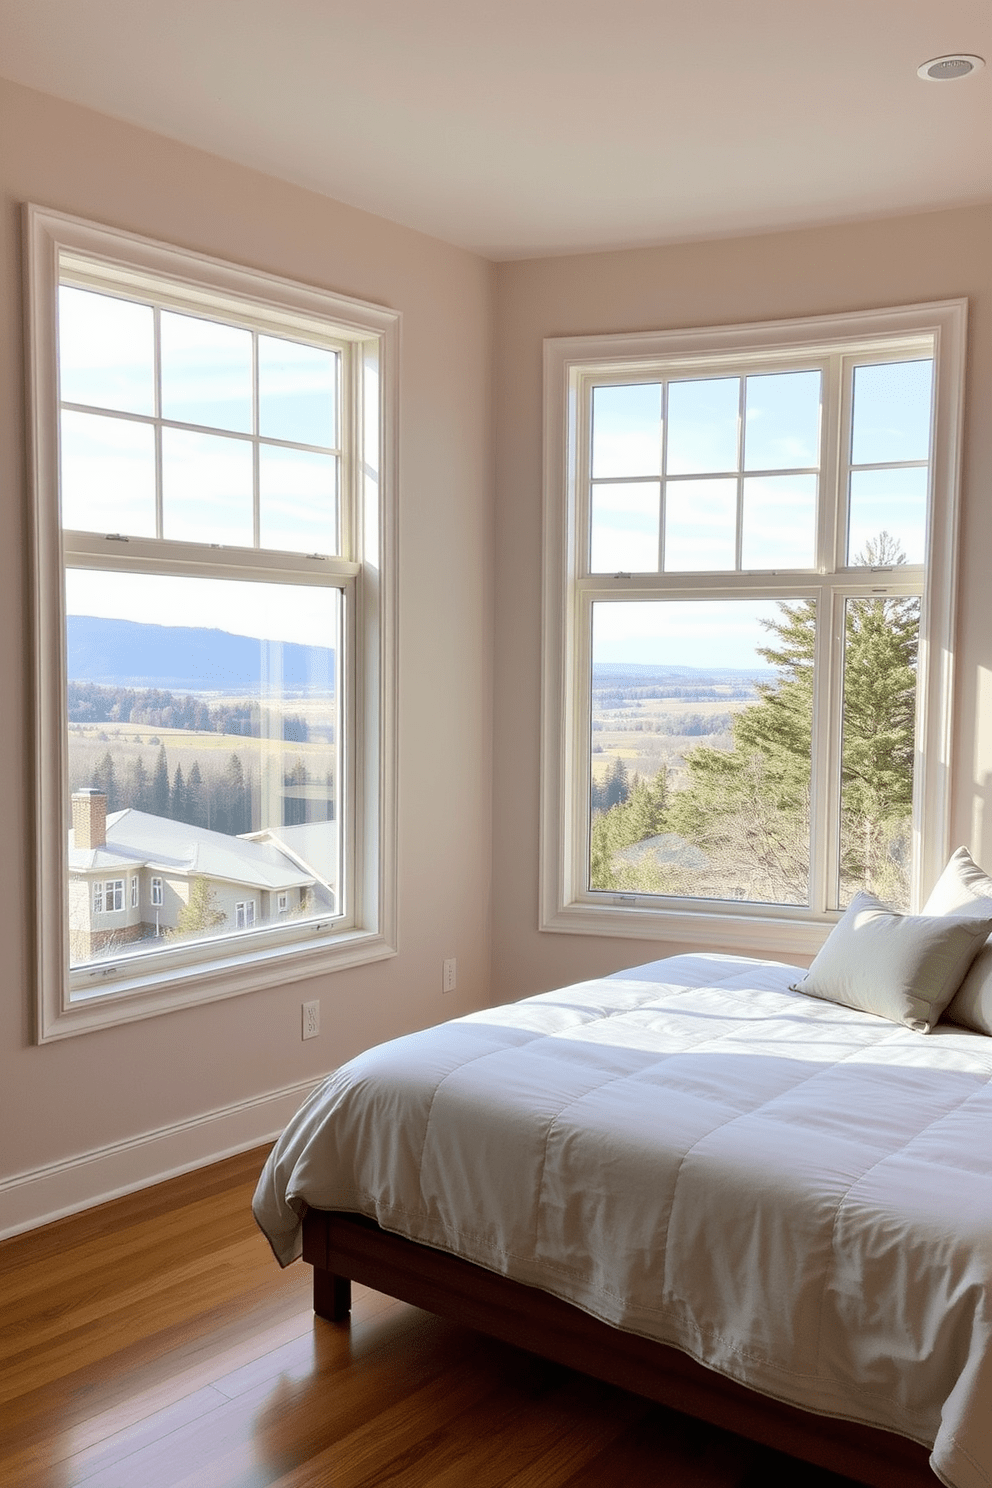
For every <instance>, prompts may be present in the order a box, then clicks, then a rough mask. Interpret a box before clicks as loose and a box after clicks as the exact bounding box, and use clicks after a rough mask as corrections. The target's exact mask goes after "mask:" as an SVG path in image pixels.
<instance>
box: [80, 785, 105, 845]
mask: <svg viewBox="0 0 992 1488" xmlns="http://www.w3.org/2000/svg"><path fill="white" fill-rule="evenodd" d="M72 829H73V833H74V836H73V841H74V842H75V845H76V847H83V848H86V847H104V846H105V845H106V841H107V798H106V796H105V795H104V793H103V791H100V790H93V789H90V788H87V789H86V790H78V791H73V793H72Z"/></svg>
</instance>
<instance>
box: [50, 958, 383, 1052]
mask: <svg viewBox="0 0 992 1488" xmlns="http://www.w3.org/2000/svg"><path fill="white" fill-rule="evenodd" d="M395 955H396V946H395V945H393V944H392V943H391V942H390V941H389V940H387V939H386V937H385V936H383V935H381V934H380V933H378V932H377V931H370V930H344V931H338V932H337V933H335V934H333V935H330V936H325V937H324V938H322V939H321V940H320V941H319V942H318V943H317V944H311V945H305V946H299V947H295V948H293V949H289V950H287V948H286V946H285V945H279V946H272V947H269V948H267V949H266V948H264V947H259V946H258V945H253V946H252V947H251V949H250V950H244V951H240V952H238V953H237V954H233V955H229V956H225V957H223V958H219V959H217V960H215V961H213V962H211V963H209V964H203V963H200V965H199V967H198V968H197V969H195V970H191V969H190V968H189V967H176V968H175V969H174V970H172V971H169V972H163V971H162V969H161V968H157V969H156V970H155V971H154V972H149V971H146V972H145V973H144V974H142V973H141V972H140V971H139V970H138V969H137V968H133V969H128V971H125V972H124V973H123V974H122V975H121V976H120V977H119V978H118V979H117V980H115V981H114V982H112V983H110V984H109V985H108V983H109V977H108V978H107V981H105V982H103V983H102V984H101V981H100V978H98V977H94V978H92V981H91V984H90V985H89V986H87V987H86V988H85V990H84V989H82V988H80V987H78V986H77V987H76V988H75V989H74V991H73V993H72V995H71V996H70V998H69V1001H68V1003H67V1005H65V1006H62V1007H61V1008H47V1007H46V1008H44V1009H43V1011H42V1026H41V1027H39V1029H38V1042H39V1043H42V1044H44V1043H51V1042H53V1041H54V1040H56V1039H63V1038H71V1037H72V1036H73V1035H75V1034H78V1033H91V1032H94V1031H95V1030H96V1029H100V1028H112V1027H116V1026H118V1025H120V1024H122V1023H133V1022H137V1021H138V1020H139V1019H143V1018H154V1017H158V1016H159V1015H160V1014H162V1013H171V1012H176V1011H179V1010H180V1009H183V1008H192V1007H202V1006H203V1004H204V1003H207V1002H220V1001H222V1000H223V999H225V998H228V997H238V996H240V995H241V994H242V993H245V992H258V991H264V990H266V989H267V988H270V987H276V986H280V987H281V986H285V985H286V984H287V983H291V982H297V981H302V980H304V979H305V978H308V977H314V976H321V975H324V974H326V973H329V972H334V971H344V970H346V969H347V968H348V967H352V966H363V965H365V964H367V963H368V962H372V961H381V960H385V959H386V958H387V957H389V956H395ZM129 972H130V974H129Z"/></svg>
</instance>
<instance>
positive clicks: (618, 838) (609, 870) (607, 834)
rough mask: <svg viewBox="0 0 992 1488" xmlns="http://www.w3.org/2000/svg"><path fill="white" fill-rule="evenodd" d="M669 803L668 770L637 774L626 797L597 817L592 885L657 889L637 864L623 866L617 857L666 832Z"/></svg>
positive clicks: (591, 866) (605, 887)
mask: <svg viewBox="0 0 992 1488" xmlns="http://www.w3.org/2000/svg"><path fill="white" fill-rule="evenodd" d="M667 806H668V774H667V771H665V770H663V769H662V770H659V771H658V773H657V775H656V776H655V777H654V779H653V780H640V779H638V778H637V777H636V776H635V777H634V783H633V785H632V786H631V787H630V790H629V792H628V795H627V797H626V799H625V800H623V801H618V802H617V803H616V805H614V806H611V807H610V809H609V810H608V811H603V812H600V813H599V815H598V816H596V817H594V819H593V823H592V842H591V849H590V855H589V883H590V887H592V888H594V889H618V888H621V887H622V888H624V889H627V890H634V889H637V888H641V889H642V890H643V892H645V893H651V892H654V891H655V885H654V883H653V882H652V883H651V884H650V885H649V884H648V883H647V882H645V881H644V874H643V872H642V871H641V870H640V869H639V868H638V867H637V866H636V865H627V866H624V867H621V866H620V865H619V864H618V863H617V861H616V859H617V854H618V853H621V852H622V851H623V850H624V849H625V848H627V847H633V846H635V845H636V844H637V843H638V842H643V841H645V839H646V838H648V837H656V836H658V835H659V834H660V833H662V832H664V830H665V819H666V812H667Z"/></svg>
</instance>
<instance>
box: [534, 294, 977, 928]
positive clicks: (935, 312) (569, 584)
mask: <svg viewBox="0 0 992 1488" xmlns="http://www.w3.org/2000/svg"><path fill="white" fill-rule="evenodd" d="M966 319H967V301H966V300H964V299H958V300H945V301H938V302H935V303H931V304H918V305H905V306H897V307H893V308H890V309H882V310H872V311H855V312H851V313H849V314H841V315H824V316H812V317H804V318H802V319H797V320H787V321H770V322H764V323H753V324H746V325H738V326H710V327H701V328H697V329H690V330H680V331H669V332H666V331H658V332H654V331H648V332H636V333H632V334H629V335H605V336H567V337H550V338H548V339H547V340H546V341H545V343H544V521H543V545H544V602H543V615H542V638H541V639H542V656H543V675H542V714H541V760H542V763H541V823H540V905H539V927H540V929H542V930H546V931H554V932H559V933H564V934H580V935H603V936H623V937H627V938H630V939H643V940H658V941H669V940H674V941H685V942H686V943H688V944H690V945H697V946H698V945H700V944H704V945H706V946H707V947H713V948H721V949H729V950H734V949H737V950H742V951H748V950H765V951H771V952H797V953H811V952H815V951H816V950H817V949H818V948H819V946H820V945H821V944H822V942H823V939H824V937H825V935H826V933H827V932H828V931H829V928H830V926H831V925H832V924H833V923H834V922H835V920H836V919H837V914H836V912H831V911H826V912H823V913H816V912H814V911H812V910H810V909H808V908H805V907H801V908H798V909H793V908H791V907H780V906H777V905H770V906H765V905H760V906H754V905H741V906H740V907H738V906H737V905H735V904H733V903H731V902H729V901H721V902H719V903H717V904H715V905H714V906H713V907H712V908H711V907H709V906H703V905H698V906H697V905H696V904H695V903H694V902H693V901H689V900H677V901H674V903H673V905H672V907H670V908H669V907H662V906H660V905H659V904H658V903H657V900H652V899H651V896H639V895H629V894H624V895H616V896H613V898H614V902H612V903H606V902H604V896H603V895H602V894H601V893H599V894H597V893H595V892H594V891H588V890H586V889H585V888H584V884H583V882H582V877H581V876H580V868H581V865H580V863H579V848H580V845H581V844H580V843H578V842H577V838H578V837H581V836H582V834H581V833H580V832H579V831H578V828H577V808H576V807H575V805H574V802H575V800H576V797H577V785H576V779H577V777H576V760H577V757H578V756H580V755H581V743H580V740H579V738H578V732H579V731H580V730H581V729H582V727H583V726H584V725H583V720H582V719H580V718H579V717H578V716H577V715H578V709H577V708H576V706H575V698H576V694H577V682H576V669H577V666H578V665H579V664H581V652H582V644H581V640H580V639H579V636H578V627H577V615H578V609H579V605H578V602H577V599H576V596H577V593H578V574H579V568H578V543H579V540H580V533H579V526H578V521H577V512H578V511H581V506H582V502H583V500H584V496H583V494H582V493H580V492H578V491H577V480H578V474H577V470H576V464H575V459H574V453H573V451H574V448H575V438H576V433H575V431H576V429H577V427H578V425H579V423H580V422H581V420H582V419H583V418H584V411H583V409H582V408H581V407H580V399H579V387H580V384H581V382H582V380H583V379H584V378H585V377H586V376H588V375H589V374H592V373H595V374H603V373H606V374H607V375H610V374H612V373H616V374H617V375H618V377H621V376H623V377H627V376H636V375H639V374H640V373H642V372H647V373H650V372H651V371H652V368H654V370H656V369H657V363H658V362H659V361H662V360H664V361H666V362H669V363H670V362H673V361H676V360H678V359H684V360H685V361H686V362H691V363H698V362H699V361H700V360H706V361H707V362H708V364H709V367H711V368H712V369H713V370H714V371H717V370H720V369H724V368H725V369H726V370H727V371H728V373H729V372H731V371H737V370H740V369H741V368H746V367H747V365H748V363H749V362H757V361H763V360H765V359H767V358H769V357H773V356H774V355H775V354H776V353H779V354H781V353H783V352H790V351H799V350H801V349H802V348H804V347H809V348H810V349H811V351H813V350H814V349H815V350H816V351H818V352H821V353H822V352H831V353H835V352H847V351H854V350H857V351H858V353H859V354H860V353H861V352H862V350H863V349H864V348H865V347H866V346H870V347H871V349H872V350H875V349H877V350H878V351H879V352H880V353H881V352H885V351H886V350H890V351H891V350H895V349H896V348H897V347H898V344H899V342H900V341H903V342H906V341H907V340H910V339H915V338H917V337H919V336H921V335H932V336H933V344H934V351H933V355H934V384H935V393H934V410H935V429H936V437H935V440H934V447H933V457H932V481H933V493H932V500H931V503H930V532H929V564H928V570H927V572H928V582H927V588H926V594H925V598H924V606H923V615H922V619H921V638H920V679H921V685H920V692H919V704H918V707H919V712H918V718H919V726H918V733H917V770H918V771H919V779H920V788H919V792H918V801H919V819H914V832H913V836H914V866H915V874H914V878H915V883H916V890H915V892H916V894H917V895H918V896H920V897H923V896H925V893H926V891H927V889H928V888H929V887H930V885H932V884H933V883H934V882H935V881H936V878H937V877H938V875H939V873H940V871H941V869H942V868H943V866H944V862H945V860H946V856H947V851H948V836H949V810H950V789H949V769H950V757H951V750H950V729H951V718H952V701H953V699H952V683H953V642H954V613H955V583H956V559H957V536H958V487H959V479H960V460H961V454H960V451H961V433H962V424H963V390H964V359H965V331H966ZM809 576H810V579H811V580H812V585H811V587H813V588H815V587H816V584H817V580H818V579H819V575H818V574H817V573H816V571H811V572H810V575H809ZM735 578H736V580H737V582H738V583H740V584H741V586H742V594H743V593H744V592H745V590H744V588H743V585H744V583H745V582H746V583H747V590H746V592H748V593H750V592H751V591H752V590H754V591H757V590H758V589H759V588H760V578H755V579H752V578H751V576H749V575H744V576H741V575H736V576H735V575H734V574H722V573H721V574H718V575H715V576H713V579H712V581H711V580H710V576H708V575H707V576H704V577H702V578H701V581H699V582H697V583H696V585H695V588H696V591H697V592H698V593H700V594H702V593H705V592H707V591H708V590H710V589H712V588H719V589H730V588H732V587H734V582H735ZM728 580H729V581H730V582H729V583H728ZM624 582H625V584H626V585H629V589H630V598H632V599H633V598H638V597H641V596H640V595H639V594H638V578H637V576H636V575H635V576H633V577H632V578H631V579H629V580H625V581H624ZM795 587H796V590H797V593H798V591H799V590H800V589H801V588H802V584H801V582H798V583H797V584H796V586H795ZM680 592H686V593H688V590H684V591H680ZM928 658H932V659H928ZM922 820H925V821H926V823H927V828H926V832H925V833H924V832H923V831H922V830H921V821H922Z"/></svg>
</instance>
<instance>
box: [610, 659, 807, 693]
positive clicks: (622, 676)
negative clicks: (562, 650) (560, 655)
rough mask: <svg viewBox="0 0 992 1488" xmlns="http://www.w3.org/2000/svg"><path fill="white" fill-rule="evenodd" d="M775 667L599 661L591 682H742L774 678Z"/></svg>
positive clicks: (713, 684)
mask: <svg viewBox="0 0 992 1488" xmlns="http://www.w3.org/2000/svg"><path fill="white" fill-rule="evenodd" d="M777 675H778V674H777V672H776V670H775V668H774V667H765V666H757V667H701V666H669V665H667V664H666V665H662V664H654V663H651V662H635V661H600V662H596V663H595V664H594V665H593V669H592V685H593V687H594V688H596V689H599V688H603V687H619V688H626V689H629V688H631V687H662V686H665V685H666V684H675V685H677V686H684V685H685V684H687V683H701V684H704V685H706V686H708V687H720V686H739V685H741V684H742V683H747V682H772V681H773V680H774V679H775V677H776V676H777Z"/></svg>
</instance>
